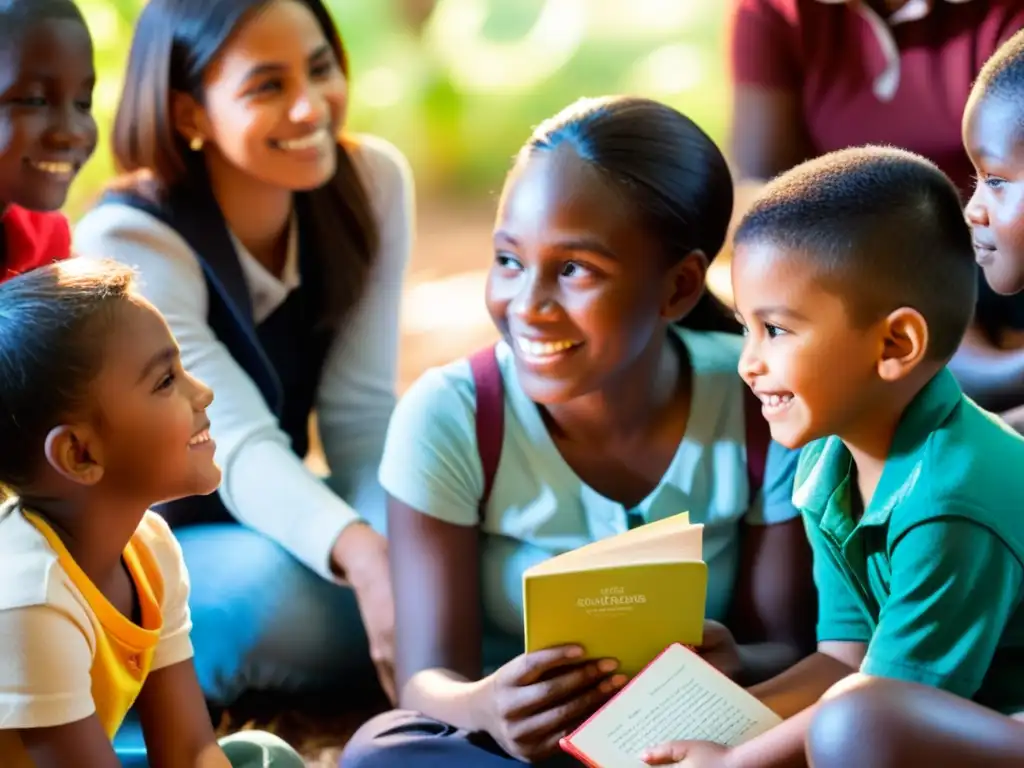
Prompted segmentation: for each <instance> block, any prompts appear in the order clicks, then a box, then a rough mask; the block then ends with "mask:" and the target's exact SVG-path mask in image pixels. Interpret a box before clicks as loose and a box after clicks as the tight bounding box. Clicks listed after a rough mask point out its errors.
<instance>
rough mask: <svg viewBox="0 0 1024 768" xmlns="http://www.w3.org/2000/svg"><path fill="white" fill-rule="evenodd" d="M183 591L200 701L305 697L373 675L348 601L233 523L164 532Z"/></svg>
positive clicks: (350, 596)
mask: <svg viewBox="0 0 1024 768" xmlns="http://www.w3.org/2000/svg"><path fill="white" fill-rule="evenodd" d="M174 533H175V535H176V536H177V538H178V541H179V542H180V543H181V549H182V552H183V553H184V555H185V564H186V565H187V566H188V572H189V578H190V579H191V582H192V591H191V595H192V596H191V600H190V607H191V609H192V625H193V626H192V645H193V647H194V648H195V664H196V672H197V673H198V675H199V683H200V685H201V686H202V688H203V692H204V693H205V694H206V697H207V699H208V700H209V701H210V702H211V703H212V704H215V705H219V706H226V705H229V704H231V703H232V702H234V701H235V700H236V699H237V698H238V697H239V696H240V695H241V694H242V693H244V692H245V691H249V690H262V691H268V690H269V691H281V692H286V693H306V692H315V691H320V690H323V691H327V690H331V689H336V690H338V692H339V695H340V694H341V690H342V689H343V688H349V687H351V683H352V680H353V678H360V679H363V678H364V677H367V676H370V675H372V674H373V664H372V662H371V661H370V655H369V648H368V645H367V641H366V633H365V631H364V630H363V623H362V619H361V618H360V616H359V607H358V605H357V604H356V599H355V594H354V593H353V592H352V590H351V589H349V588H348V587H343V586H339V585H337V584H332V583H330V582H328V581H325V580H324V579H322V578H321V577H320V576H318V575H317V574H315V573H313V572H312V571H311V570H309V569H308V568H306V567H305V566H304V565H302V564H301V563H300V562H299V561H297V560H296V559H295V558H294V557H292V556H291V555H290V554H289V553H288V552H286V551H285V550H284V549H282V548H281V547H280V546H279V545H278V544H277V543H275V542H273V541H271V540H270V539H268V538H266V537H265V536H263V535H262V534H259V533H256V532H255V531H252V530H250V529H248V528H244V527H242V526H241V525H237V524H234V523H230V524H223V525H195V526H186V527H184V528H178V529H175V531H174Z"/></svg>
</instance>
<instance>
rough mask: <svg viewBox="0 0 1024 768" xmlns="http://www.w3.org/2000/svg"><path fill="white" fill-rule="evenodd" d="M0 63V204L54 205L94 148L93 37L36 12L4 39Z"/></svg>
mask: <svg viewBox="0 0 1024 768" xmlns="http://www.w3.org/2000/svg"><path fill="white" fill-rule="evenodd" d="M2 60H3V66H2V67H0V205H6V204H11V203H13V204H15V205H20V206H22V207H24V208H29V209H31V210H37V211H52V210H57V209H58V208H60V207H61V206H62V205H63V204H64V201H65V199H66V198H67V194H68V189H69V187H70V186H71V182H72V181H73V180H74V178H75V176H76V174H77V173H78V171H79V170H81V168H82V166H83V165H85V163H86V161H87V160H88V159H89V157H90V156H91V155H92V153H93V151H94V150H95V149H96V135H97V134H96V123H95V121H94V120H93V117H92V91H93V86H94V84H95V80H96V76H95V72H94V70H93V51H92V40H91V39H90V37H89V32H88V30H87V29H86V27H85V25H84V24H83V23H82V22H81V21H80V20H78V19H73V18H43V19H41V20H39V21H37V22H35V23H31V24H29V26H27V27H26V28H25V29H24V33H23V34H20V35H18V37H17V39H16V40H10V41H7V45H6V47H5V50H4V51H3V54H2Z"/></svg>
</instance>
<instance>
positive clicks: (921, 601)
mask: <svg viewBox="0 0 1024 768" xmlns="http://www.w3.org/2000/svg"><path fill="white" fill-rule="evenodd" d="M852 468H853V464H852V459H851V456H850V453H849V451H847V450H846V447H845V446H844V445H843V443H842V441H840V440H839V439H838V438H836V437H830V438H826V439H823V440H819V441H816V442H814V443H811V444H810V445H808V446H807V447H806V448H805V449H804V452H803V454H802V455H801V457H800V464H799V466H798V468H797V476H796V483H795V487H794V492H793V503H794V504H795V506H796V507H797V508H798V509H800V511H801V512H802V513H803V516H804V522H805V524H806V526H807V532H808V536H809V537H810V541H811V545H812V547H813V550H814V580H815V583H816V585H817V588H818V595H819V603H820V608H819V620H818V640H819V642H825V641H852V642H862V643H866V644H867V645H868V651H867V656H866V658H865V660H864V664H863V666H862V667H861V671H862V672H864V673H865V674H869V675H876V676H882V677H890V678H897V679H901V680H910V681H914V682H918V683H924V684H926V685H931V686H935V687H938V688H943V689H945V690H948V691H950V692H952V693H955V694H957V695H959V696H963V697H966V698H972V699H974V700H976V701H978V702H979V703H981V704H983V705H986V706H989V707H992V708H993V709H997V710H1000V711H1002V712H1007V713H1010V712H1017V711H1022V710H1024V607H1022V606H1021V596H1022V590H1024V567H1022V563H1024V438H1022V437H1020V436H1019V435H1017V434H1016V433H1015V432H1013V431H1012V430H1010V429H1009V428H1007V427H1006V426H1005V425H1003V424H1002V422H1000V421H998V420H997V419H996V418H995V417H994V416H992V415H991V414H989V413H987V412H985V411H983V410H982V409H981V408H979V407H978V406H977V405H975V404H974V403H973V402H972V401H971V400H969V399H967V398H966V397H964V395H963V394H962V393H961V391H960V387H959V386H958V385H957V383H956V381H955V380H954V379H953V376H952V374H950V373H949V372H948V371H947V370H943V371H941V372H940V373H939V374H937V375H936V376H935V378H933V379H932V380H931V381H930V382H929V383H928V384H927V385H926V386H925V387H924V389H922V390H921V392H920V393H919V394H918V395H917V397H916V398H915V399H914V400H913V402H912V403H911V404H910V406H909V407H908V408H907V410H906V411H905V413H904V414H903V417H902V419H901V420H900V424H899V426H898V427H897V430H896V435H895V437H894V439H893V444H892V449H891V450H890V453H889V457H888V459H887V460H886V463H885V468H884V469H883V471H882V477H881V479H880V480H879V483H878V488H877V489H876V490H875V494H874V497H873V498H872V499H871V503H870V504H869V505H867V508H866V509H865V510H864V513H863V515H862V516H861V519H860V520H859V521H858V520H855V519H854V517H853V515H852V513H851V510H852V509H853V506H852V504H851V498H852V497H851V494H852V493H856V480H855V477H854V474H853V472H852Z"/></svg>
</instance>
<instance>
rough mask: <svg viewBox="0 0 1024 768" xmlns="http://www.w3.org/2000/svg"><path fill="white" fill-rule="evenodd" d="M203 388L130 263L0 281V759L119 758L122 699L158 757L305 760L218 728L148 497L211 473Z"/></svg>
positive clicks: (187, 762)
mask: <svg viewBox="0 0 1024 768" xmlns="http://www.w3.org/2000/svg"><path fill="white" fill-rule="evenodd" d="M212 399H213V393H212V392H211V391H210V389H209V388H207V387H206V386H205V385H204V384H202V383H201V382H199V381H197V380H196V379H194V378H192V377H191V376H189V375H188V374H187V373H186V372H185V371H184V370H183V369H182V367H181V361H180V359H179V357H178V348H177V345H176V344H175V341H174V338H173V337H172V336H171V333H170V331H169V330H168V328H167V324H166V323H165V322H164V319H163V317H162V316H161V315H160V314H159V313H158V312H157V311H156V310H155V309H154V308H153V307H152V305H150V304H149V303H148V302H146V301H145V300H144V299H142V298H141V297H140V296H138V295H137V294H136V293H134V292H133V289H132V273H131V271H130V270H128V269H126V268H124V267H118V266H113V265H111V264H108V263H105V262H97V263H93V262H85V261H78V260H71V261H67V262H63V263H62V264H60V265H52V266H48V267H44V268H42V269H39V270H36V271H34V272H30V273H28V274H25V275H22V276H20V277H16V278H14V279H13V280H11V281H9V282H7V283H5V284H3V285H0V484H2V486H3V488H4V490H5V492H6V494H7V496H8V499H7V501H6V503H5V504H4V505H3V506H2V507H0V755H2V756H3V765H4V766H5V768H29V767H30V766H33V765H34V766H36V768H57V767H58V766H60V767H62V768H63V766H69V765H74V766H76V768H116V767H117V766H120V765H121V763H120V761H119V760H118V757H117V756H116V755H115V753H114V749H113V746H112V745H111V740H112V738H113V736H114V734H115V733H116V732H117V729H118V727H119V726H120V724H121V721H122V720H123V718H124V716H125V714H126V713H127V711H128V709H129V707H131V706H132V705H133V704H134V705H135V706H137V708H138V711H139V714H140V717H141V720H142V726H143V731H144V734H145V740H146V746H147V750H148V753H149V760H150V764H151V765H152V766H154V767H155V766H159V767H160V768H228V767H229V766H246V767H248V766H252V767H253V768H255V766H261V767H263V766H274V768H301V766H302V765H303V763H302V760H301V758H299V756H298V755H297V754H296V753H295V752H294V751H292V750H291V749H290V748H289V747H287V745H285V744H284V743H283V742H281V741H280V740H278V739H276V738H274V737H272V736H269V735H267V734H245V735H244V736H238V737H234V738H233V739H228V740H224V741H223V742H222V743H221V744H218V742H217V740H216V739H215V737H214V733H213V727H212V725H211V723H210V720H209V716H208V714H207V710H206V706H205V704H204V701H203V695H202V692H201V690H200V688H199V684H198V682H197V681H196V674H195V671H194V669H193V665H192V646H191V642H190V641H189V630H190V629H191V620H190V618H189V610H188V576H187V573H186V571H185V567H184V565H183V564H182V560H181V551H180V549H179V547H178V544H177V542H176V541H175V539H174V537H173V536H172V535H171V532H170V529H169V528H168V527H167V525H166V523H164V522H163V520H162V519H161V518H160V517H158V516H157V515H155V514H153V513H152V512H149V511H148V509H149V507H150V506H151V505H153V504H156V503H157V502H160V501H163V500H166V499H172V498H177V497H181V496H187V495H191V494H200V493H201V494H207V493H211V492H212V491H214V489H216V487H217V484H218V483H219V482H220V469H219V468H218V467H217V465H216V464H214V461H213V442H212V440H210V435H209V431H208V428H209V421H208V419H207V417H206V408H207V406H208V405H209V404H210V402H211V400H212Z"/></svg>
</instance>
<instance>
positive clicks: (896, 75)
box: [818, 0, 971, 101]
mask: <svg viewBox="0 0 1024 768" xmlns="http://www.w3.org/2000/svg"><path fill="white" fill-rule="evenodd" d="M938 1H939V0H910V2H909V3H907V4H906V5H904V6H903V7H902V8H900V9H899V10H898V11H896V12H895V13H892V14H890V15H889V17H888V18H884V19H883V18H882V17H881V16H880V15H879V14H878V13H877V12H876V11H875V9H874V8H872V7H871V6H869V5H868V4H867V3H865V2H863V1H862V0H818V2H819V3H824V4H826V5H851V6H853V7H854V9H855V10H856V11H857V12H858V13H860V14H861V15H862V16H863V17H864V19H865V20H866V21H867V22H868V24H870V25H871V29H872V30H873V31H874V33H875V37H876V39H877V40H878V44H879V46H881V48H882V55H883V56H884V57H885V69H883V70H882V73H881V74H880V75H878V77H876V78H875V82H874V83H873V84H872V91H873V92H874V94H875V97H876V98H878V99H879V100H880V101H892V99H893V97H894V96H895V95H896V91H897V89H898V88H899V87H900V51H899V48H897V47H896V40H895V39H894V38H893V35H892V27H895V26H896V25H897V24H906V23H908V22H911V21H919V20H921V19H923V18H924V17H925V16H927V15H928V13H929V12H930V11H931V9H932V7H933V6H934V5H935V3H936V2H938ZM942 1H943V2H946V3H950V4H951V5H959V4H962V3H969V2H971V0H942Z"/></svg>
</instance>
